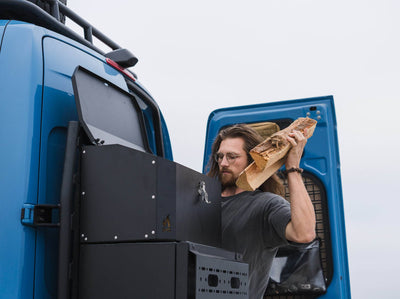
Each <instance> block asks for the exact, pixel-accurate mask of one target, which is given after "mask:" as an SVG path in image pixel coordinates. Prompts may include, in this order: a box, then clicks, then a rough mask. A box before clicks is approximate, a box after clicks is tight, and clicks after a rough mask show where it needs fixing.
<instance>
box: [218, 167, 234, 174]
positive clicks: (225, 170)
mask: <svg viewBox="0 0 400 299" xmlns="http://www.w3.org/2000/svg"><path fill="white" fill-rule="evenodd" d="M222 172H228V173H232V171H231V170H229V169H228V168H225V167H224V168H221V169H220V170H219V173H222Z"/></svg>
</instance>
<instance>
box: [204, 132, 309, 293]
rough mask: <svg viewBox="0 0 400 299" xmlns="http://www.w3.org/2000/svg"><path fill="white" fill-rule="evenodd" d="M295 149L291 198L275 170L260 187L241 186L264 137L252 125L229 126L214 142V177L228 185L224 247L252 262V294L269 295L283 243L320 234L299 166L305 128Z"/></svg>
mask: <svg viewBox="0 0 400 299" xmlns="http://www.w3.org/2000/svg"><path fill="white" fill-rule="evenodd" d="M287 139H288V141H289V142H290V143H291V145H292V148H291V150H290V151H289V153H288V155H287V159H286V162H285V166H286V172H287V179H288V187H289V193H290V200H289V202H288V201H287V200H285V199H284V198H282V197H281V196H280V195H278V194H282V189H283V185H282V183H281V182H280V180H279V178H278V177H277V176H276V174H275V175H273V176H272V177H271V178H269V179H268V180H267V181H266V182H265V183H264V184H263V185H262V187H261V188H260V189H262V190H256V191H245V190H243V189H241V188H239V187H237V186H236V184H235V182H236V180H237V178H238V177H239V174H240V173H241V172H242V171H243V170H244V169H245V168H246V167H247V166H248V165H249V164H250V163H251V162H252V158H251V156H250V154H249V152H250V150H251V149H252V148H254V147H255V146H256V145H257V144H259V143H261V142H262V141H263V138H262V137H261V136H260V135H259V134H258V133H257V132H256V131H255V130H253V129H252V128H251V127H249V126H247V125H242V124H240V125H234V126H231V127H228V128H223V129H222V130H221V131H220V132H219V133H218V136H217V137H216V139H215V141H214V143H213V146H212V157H211V160H210V171H209V173H208V175H209V176H211V177H217V178H218V179H219V181H220V182H221V186H222V193H221V196H222V246H223V247H224V248H225V249H227V250H230V251H234V252H239V253H241V254H243V260H244V262H246V263H248V264H249V298H250V299H260V298H263V296H264V293H265V290H266V288H267V285H268V280H269V272H270V268H271V265H272V261H273V259H274V257H275V255H276V252H277V250H278V248H279V247H280V246H284V245H287V244H288V243H289V242H296V243H308V242H311V241H313V240H314V239H315V213H314V207H313V205H312V202H311V199H310V197H309V195H308V192H307V190H306V188H305V186H304V183H303V179H302V176H301V172H302V169H300V168H299V166H300V160H301V156H302V153H303V150H304V146H305V145H306V142H307V139H306V138H305V137H304V135H303V134H302V133H301V132H299V131H292V132H291V133H289V134H288V136H287Z"/></svg>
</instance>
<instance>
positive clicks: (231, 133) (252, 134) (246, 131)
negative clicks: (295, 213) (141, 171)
mask: <svg viewBox="0 0 400 299" xmlns="http://www.w3.org/2000/svg"><path fill="white" fill-rule="evenodd" d="M227 138H242V139H243V141H244V145H243V150H244V151H245V152H246V154H247V164H248V165H249V164H250V163H251V162H253V158H252V157H251V156H250V150H251V149H252V148H254V147H255V146H257V145H258V144H259V143H261V142H262V141H263V140H264V139H263V137H262V136H261V135H260V134H259V133H257V131H256V130H254V129H253V128H251V127H250V126H248V125H245V124H236V125H232V126H229V127H224V128H222V129H221V130H220V131H219V133H218V135H217V137H216V138H215V140H214V143H213V145H212V148H211V155H210V159H209V162H208V166H209V169H210V170H209V172H208V173H207V175H208V176H210V177H218V174H219V165H218V163H217V161H215V159H214V157H215V154H216V153H217V152H218V150H219V147H220V145H221V142H222V141H223V140H225V139H227ZM260 189H262V190H263V191H269V192H273V193H275V194H279V195H281V196H284V194H285V190H284V186H283V184H282V182H281V180H280V179H279V177H278V176H277V175H276V174H274V175H273V176H271V177H270V178H269V179H268V180H267V181H266V182H265V183H264V184H263V185H262V186H260Z"/></svg>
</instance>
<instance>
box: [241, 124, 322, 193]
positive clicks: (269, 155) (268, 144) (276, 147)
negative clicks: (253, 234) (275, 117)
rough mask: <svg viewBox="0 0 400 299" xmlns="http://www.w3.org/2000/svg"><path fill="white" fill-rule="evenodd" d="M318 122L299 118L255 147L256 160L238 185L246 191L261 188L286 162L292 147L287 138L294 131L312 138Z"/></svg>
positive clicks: (242, 175)
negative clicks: (305, 131)
mask: <svg viewBox="0 0 400 299" xmlns="http://www.w3.org/2000/svg"><path fill="white" fill-rule="evenodd" d="M316 125H317V121H316V120H314V119H311V118H308V117H307V118H304V117H301V118H298V119H297V120H295V121H294V122H293V123H292V124H291V125H290V126H289V127H287V128H286V129H283V130H281V131H278V132H276V133H275V134H273V135H272V136H271V137H269V138H267V139H266V140H264V141H263V142H262V143H260V144H259V145H257V146H256V147H254V148H253V149H252V150H251V151H250V155H251V156H252V158H253V159H254V162H253V163H251V164H250V165H249V166H248V167H246V169H245V170H243V172H242V173H241V174H240V175H239V178H238V179H237V181H236V185H237V186H238V187H240V188H242V189H244V190H248V191H253V190H255V189H257V188H258V187H260V186H261V185H262V184H263V183H264V182H265V181H266V180H267V179H268V178H269V177H270V176H271V175H273V174H274V173H275V172H276V171H277V170H278V169H279V168H281V167H282V165H283V164H284V163H285V161H286V156H287V153H288V152H289V150H290V149H291V148H292V145H291V144H290V143H289V142H288V141H287V139H286V136H287V135H288V134H289V133H290V132H292V131H293V130H298V131H300V132H302V133H304V130H305V129H307V135H306V136H305V137H306V138H310V137H311V136H312V135H313V133H314V130H315V127H316Z"/></svg>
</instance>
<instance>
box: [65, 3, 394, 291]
mask: <svg viewBox="0 0 400 299" xmlns="http://www.w3.org/2000/svg"><path fill="white" fill-rule="evenodd" d="M68 6H69V7H70V8H71V9H73V10H74V11H75V12H77V13H78V14H79V15H81V16H83V17H84V18H85V19H87V20H88V21H89V22H90V23H91V24H93V25H94V26H95V27H96V28H98V29H100V30H101V31H103V32H104V33H105V34H106V35H108V36H109V37H111V38H112V39H113V40H114V41H116V42H117V43H118V44H120V45H121V46H123V47H125V48H128V49H130V50H131V51H132V52H133V53H134V54H135V55H136V56H137V57H138V58H139V63H138V65H137V66H135V67H134V68H133V70H134V71H135V72H136V73H137V74H138V76H139V80H140V82H141V83H142V84H143V85H144V86H146V88H147V89H148V90H149V91H150V92H151V93H152V95H153V97H154V98H155V100H156V101H157V102H158V104H159V106H160V108H161V110H162V111H163V114H164V116H165V119H166V122H167V125H168V128H169V133H170V136H171V140H172V148H173V152H174V158H175V160H176V161H177V162H178V163H181V164H183V165H186V166H189V167H191V168H193V169H195V170H198V171H201V167H202V156H203V147H204V140H205V130H206V122H207V118H208V115H209V113H210V112H211V111H213V110H214V109H217V108H222V107H227V106H237V105H245V104H256V103H263V102H270V101H278V100H290V99H297V98H306V97H315V96H324V95H333V96H334V98H335V103H336V114H337V120H338V132H339V142H340V155H341V167H342V182H343V195H344V206H345V214H346V229H347V242H348V253H349V263H350V279H351V289H352V297H353V298H398V297H397V296H398V288H397V283H398V282H397V280H398V272H399V271H398V269H399V267H400V262H399V258H398V255H399V253H400V242H399V240H398V236H399V233H398V228H399V225H398V219H397V217H398V211H399V209H400V203H399V200H400V196H399V195H398V191H397V189H395V187H394V186H395V184H396V181H397V178H398V177H399V170H400V168H399V166H400V163H399V162H400V158H399V154H397V151H398V149H399V147H400V141H399V133H398V128H397V126H396V125H397V122H395V120H396V118H397V114H398V113H397V109H398V107H399V105H398V103H397V102H398V99H399V95H398V93H399V92H398V86H399V78H400V42H399V40H400V34H399V30H400V29H399V28H400V18H399V11H400V1H398V0H397V1H396V0H364V1H361V0H351V1H344V0H339V1H324V0H297V1H288V0H275V1H272V0H264V1H236V0H219V1H217V0H213V1H211V0H202V1H188V0H186V1H184V0H170V1H165V0H164V1H161V0H153V1H143V0H142V1H123V0H113V1H104V0H96V1H95V0H85V1H82V0H68Z"/></svg>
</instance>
